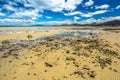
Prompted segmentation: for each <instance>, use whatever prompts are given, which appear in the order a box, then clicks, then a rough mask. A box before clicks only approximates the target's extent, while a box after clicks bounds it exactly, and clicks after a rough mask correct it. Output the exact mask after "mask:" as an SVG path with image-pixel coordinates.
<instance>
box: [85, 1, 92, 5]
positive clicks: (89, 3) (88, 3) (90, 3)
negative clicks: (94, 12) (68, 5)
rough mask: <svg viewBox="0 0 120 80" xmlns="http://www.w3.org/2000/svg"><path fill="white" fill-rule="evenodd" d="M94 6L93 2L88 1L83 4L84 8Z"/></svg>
mask: <svg viewBox="0 0 120 80" xmlns="http://www.w3.org/2000/svg"><path fill="white" fill-rule="evenodd" d="M93 4H94V1H93V0H89V1H88V2H86V3H85V6H92V5H93Z"/></svg>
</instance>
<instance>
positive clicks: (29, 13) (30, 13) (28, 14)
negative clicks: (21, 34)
mask: <svg viewBox="0 0 120 80" xmlns="http://www.w3.org/2000/svg"><path fill="white" fill-rule="evenodd" d="M8 17H9V18H23V19H24V18H29V19H37V18H38V17H42V15H40V14H39V13H38V10H25V11H24V10H23V11H20V12H15V13H14V14H11V15H9V16H8Z"/></svg>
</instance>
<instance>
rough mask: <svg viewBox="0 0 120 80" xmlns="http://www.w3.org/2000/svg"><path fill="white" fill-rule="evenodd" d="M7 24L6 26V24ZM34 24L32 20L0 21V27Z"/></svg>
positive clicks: (8, 19)
mask: <svg viewBox="0 0 120 80" xmlns="http://www.w3.org/2000/svg"><path fill="white" fill-rule="evenodd" d="M6 23H7V24H6ZM33 23H35V22H34V21H33V20H29V19H28V20H26V19H10V18H7V19H0V25H17V26H18V25H31V24H33Z"/></svg>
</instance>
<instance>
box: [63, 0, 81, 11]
mask: <svg viewBox="0 0 120 80" xmlns="http://www.w3.org/2000/svg"><path fill="white" fill-rule="evenodd" d="M82 1H83V0H67V2H66V3H65V10H75V9H76V7H77V5H79V4H81V3H82Z"/></svg>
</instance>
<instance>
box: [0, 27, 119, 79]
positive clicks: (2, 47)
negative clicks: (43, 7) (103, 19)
mask: <svg viewBox="0 0 120 80" xmlns="http://www.w3.org/2000/svg"><path fill="white" fill-rule="evenodd" d="M0 80H120V29H119V27H116V29H114V28H111V27H102V28H101V27H98V28H95V27H85V28H84V27H58V28H56V27H49V28H47V27H42V28H39V27H35V28H34V27H32V28H29V27H27V28H25V27H24V28H23V29H20V28H19V29H18V28H11V29H7V28H6V29H5V28H4V29H3V28H0Z"/></svg>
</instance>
